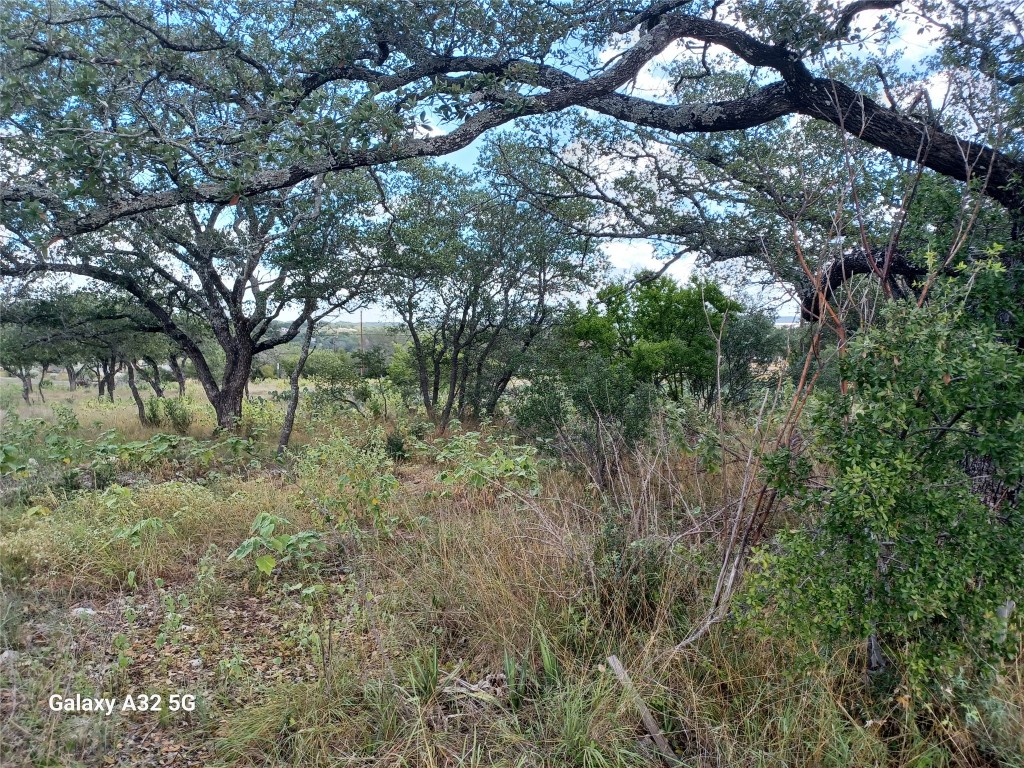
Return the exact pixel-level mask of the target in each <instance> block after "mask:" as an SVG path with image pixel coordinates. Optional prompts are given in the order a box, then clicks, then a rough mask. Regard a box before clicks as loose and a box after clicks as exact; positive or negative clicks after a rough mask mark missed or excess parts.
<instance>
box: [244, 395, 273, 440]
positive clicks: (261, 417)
mask: <svg viewBox="0 0 1024 768" xmlns="http://www.w3.org/2000/svg"><path fill="white" fill-rule="evenodd" d="M280 421H281V411H280V409H278V407H277V406H275V405H274V404H273V403H272V402H270V401H269V400H265V399H263V398H262V397H255V398H248V399H247V400H245V401H244V402H243V403H242V420H241V422H240V423H239V425H238V426H239V429H241V431H242V434H244V435H245V436H246V437H253V438H257V439H259V438H260V437H262V436H263V435H265V434H267V433H268V432H270V431H272V430H274V429H275V428H276V427H277V426H278V424H279V423H280Z"/></svg>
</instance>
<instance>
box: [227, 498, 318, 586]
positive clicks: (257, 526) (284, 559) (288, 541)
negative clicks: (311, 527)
mask: <svg viewBox="0 0 1024 768" xmlns="http://www.w3.org/2000/svg"><path fill="white" fill-rule="evenodd" d="M290 525H291V523H290V522H289V521H287V520H285V519H284V518H283V517H278V516H277V515H272V514H270V513H269V512H260V514H258V515H256V519H255V520H253V523H252V528H250V529H249V533H250V534H251V536H250V537H249V538H248V539H246V540H245V541H243V542H242V543H241V544H239V545H238V547H237V548H236V549H235V551H234V552H232V553H231V554H230V555H228V560H242V559H244V558H246V557H248V556H249V555H252V554H256V559H255V565H256V568H257V570H259V572H260V573H262V574H263V575H264V576H269V575H270V574H271V572H272V571H273V570H274V567H275V566H276V565H278V563H280V564H281V565H294V566H297V567H299V568H307V567H308V566H309V561H310V558H311V557H312V555H313V554H314V553H316V552H322V551H323V550H324V542H323V539H322V538H321V536H320V534H319V533H317V532H316V531H301V532H299V533H279V532H278V529H279V528H281V527H284V526H290ZM261 552H262V554H259V553H261Z"/></svg>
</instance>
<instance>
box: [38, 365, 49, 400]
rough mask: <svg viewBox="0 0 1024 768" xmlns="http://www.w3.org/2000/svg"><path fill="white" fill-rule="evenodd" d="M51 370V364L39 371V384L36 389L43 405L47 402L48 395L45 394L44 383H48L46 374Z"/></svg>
mask: <svg viewBox="0 0 1024 768" xmlns="http://www.w3.org/2000/svg"><path fill="white" fill-rule="evenodd" d="M49 370H50V366H49V364H46V365H44V366H43V367H42V369H40V371H39V384H38V386H37V387H36V389H38V390H39V401H40V402H42V403H45V402H46V395H44V394H43V382H44V381H46V372H47V371H49Z"/></svg>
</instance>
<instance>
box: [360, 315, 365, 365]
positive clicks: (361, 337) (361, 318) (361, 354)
mask: <svg viewBox="0 0 1024 768" xmlns="http://www.w3.org/2000/svg"><path fill="white" fill-rule="evenodd" d="M364 359H365V358H364V357H363V310H361V309H360V310H359V378H360V379H361V378H363V360H364Z"/></svg>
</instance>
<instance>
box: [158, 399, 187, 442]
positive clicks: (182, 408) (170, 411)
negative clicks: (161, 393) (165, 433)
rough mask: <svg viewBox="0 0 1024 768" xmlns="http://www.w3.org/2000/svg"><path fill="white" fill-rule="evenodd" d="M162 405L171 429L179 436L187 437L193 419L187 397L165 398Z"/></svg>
mask: <svg viewBox="0 0 1024 768" xmlns="http://www.w3.org/2000/svg"><path fill="white" fill-rule="evenodd" d="M163 404H164V414H166V416H167V422H168V423H169V424H170V425H171V428H172V429H173V430H174V431H175V432H177V433H178V434H179V435H187V434H188V430H189V427H191V426H192V420H193V418H194V414H193V411H192V402H191V400H189V399H188V398H187V397H178V398H165V399H164V401H163Z"/></svg>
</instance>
